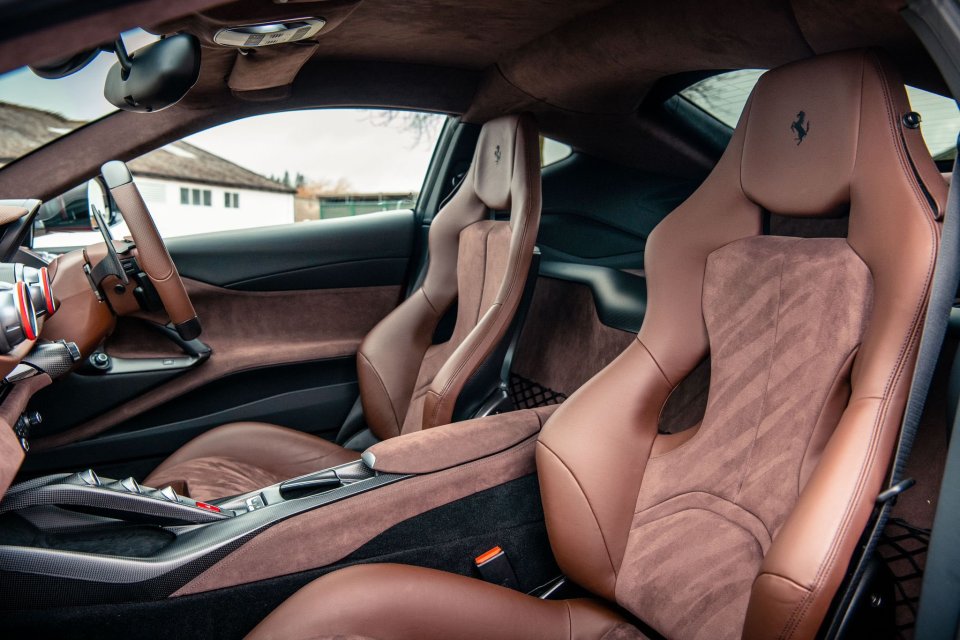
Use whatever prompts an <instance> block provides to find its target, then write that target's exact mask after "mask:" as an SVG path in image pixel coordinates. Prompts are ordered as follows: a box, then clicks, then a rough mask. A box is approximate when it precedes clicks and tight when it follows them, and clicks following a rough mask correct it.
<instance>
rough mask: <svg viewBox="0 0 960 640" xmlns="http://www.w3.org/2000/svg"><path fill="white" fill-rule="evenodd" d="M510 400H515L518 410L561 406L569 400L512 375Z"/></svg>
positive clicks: (562, 395)
mask: <svg viewBox="0 0 960 640" xmlns="http://www.w3.org/2000/svg"><path fill="white" fill-rule="evenodd" d="M510 399H511V400H513V404H514V406H516V407H517V409H533V408H534V407H545V406H547V405H551V404H560V403H561V402H563V401H564V400H566V399H567V396H566V395H564V394H562V393H560V392H559V391H554V390H553V389H547V388H546V387H541V386H540V385H539V384H537V383H536V382H534V381H533V380H527V379H526V378H524V377H522V376H518V375H516V374H514V373H512V374H510Z"/></svg>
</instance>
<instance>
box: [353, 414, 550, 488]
mask: <svg viewBox="0 0 960 640" xmlns="http://www.w3.org/2000/svg"><path fill="white" fill-rule="evenodd" d="M554 409H556V405H554V406H550V407H540V408H537V409H526V410H522V411H511V412H509V413H504V414H502V415H497V416H488V417H484V418H476V419H474V420H467V421H465V422H458V423H456V424H447V425H443V426H440V427H437V428H435V429H428V430H426V431H418V432H415V433H408V434H406V435H405V436H403V437H402V438H391V439H390V440H385V441H383V442H378V443H377V444H375V445H373V446H372V447H370V448H368V449H367V450H366V451H364V452H363V456H362V459H363V461H364V462H366V464H367V466H369V467H370V468H372V469H376V470H377V471H379V472H381V473H398V474H422V473H433V472H435V471H443V470H444V469H449V468H450V467H455V466H458V465H461V464H466V463H468V462H473V461H474V460H479V459H480V458H485V457H487V456H490V455H493V454H495V453H499V452H501V451H504V450H506V449H509V448H510V447H513V446H515V445H517V444H519V443H521V442H523V441H524V440H526V439H527V438H529V437H531V436H533V435H535V434H536V433H537V432H539V431H540V427H541V426H542V425H543V423H544V422H545V421H546V419H547V417H548V416H550V415H551V414H552V413H553V411H554Z"/></svg>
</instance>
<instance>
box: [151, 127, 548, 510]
mask: <svg viewBox="0 0 960 640" xmlns="http://www.w3.org/2000/svg"><path fill="white" fill-rule="evenodd" d="M496 211H509V220H496V219H494V216H493V212H496ZM539 224H540V157H539V145H538V143H537V129H536V125H535V123H534V122H533V120H532V118H531V117H529V116H516V115H513V116H505V117H501V118H497V119H496V120H492V121H490V122H488V123H487V124H485V125H484V126H483V129H482V130H481V132H480V138H479V141H478V142H477V149H476V152H475V154H474V158H473V162H472V163H471V165H470V169H469V171H468V172H467V175H466V176H465V177H464V179H463V182H462V183H461V186H460V189H459V190H458V191H457V192H456V194H454V196H453V197H452V198H451V199H450V200H449V202H448V203H447V204H446V205H445V206H443V207H442V208H441V210H440V211H439V213H438V214H437V215H436V217H435V219H434V222H433V223H432V225H431V226H430V232H429V239H428V242H429V265H428V267H427V271H426V274H425V276H424V278H423V283H422V284H421V285H420V287H419V288H418V289H417V290H416V291H415V292H414V293H413V294H412V295H411V296H410V297H409V298H407V299H406V300H405V301H404V302H403V303H402V304H400V306H398V307H397V308H396V309H395V310H394V311H393V312H392V313H390V315H388V316H387V317H386V318H384V319H383V320H382V321H381V322H380V323H379V324H378V325H377V326H376V327H374V328H373V330H372V331H370V333H369V334H367V336H366V338H365V339H364V340H363V343H362V344H361V345H360V349H359V352H358V354H357V374H358V377H359V384H360V399H361V402H362V405H363V414H364V418H365V420H366V424H367V425H368V427H369V428H370V430H371V432H372V433H373V435H374V436H376V437H377V438H379V439H381V440H382V439H385V438H392V437H394V436H398V435H401V434H404V433H410V432H413V431H419V430H420V429H429V428H430V427H435V426H438V425H442V424H447V423H449V422H451V421H452V420H453V419H454V413H455V408H458V400H459V401H462V400H463V398H461V394H462V392H464V389H465V387H467V386H468V383H471V385H470V386H471V387H473V386H474V385H472V379H473V378H474V377H475V376H477V374H478V371H480V370H481V367H482V365H484V364H488V365H489V362H488V361H489V360H490V359H492V358H495V357H496V355H497V354H498V353H501V352H502V349H498V347H501V346H502V343H503V342H504V341H505V339H506V337H507V335H508V332H509V330H510V329H511V325H512V324H513V320H514V317H515V315H516V314H517V310H518V308H519V307H520V304H521V299H522V298H523V293H524V289H525V286H526V283H527V279H528V278H527V276H528V272H529V270H530V265H531V262H532V258H533V254H534V243H535V242H536V237H537V229H538V227H539ZM454 301H457V319H456V324H455V327H454V329H453V334H452V336H451V337H450V339H449V340H447V341H445V342H443V343H441V344H433V336H434V334H435V332H436V329H437V325H438V323H439V322H440V320H441V318H442V317H443V316H444V314H445V313H446V312H447V310H448V309H449V308H450V307H451V305H452V304H453V303H454ZM482 400H483V398H478V399H472V404H474V405H475V404H476V403H477V401H482ZM359 457H360V454H359V453H358V452H356V451H351V450H348V449H345V448H343V447H341V446H340V445H337V444H334V443H332V442H329V441H327V440H324V439H322V438H319V437H317V436H312V435H309V434H306V433H303V432H301V431H296V430H293V429H288V428H285V427H279V426H276V425H269V424H263V423H250V422H245V423H234V424H228V425H224V426H221V427H217V428H215V429H212V430H210V431H208V432H207V433H204V434H203V435H201V436H199V437H197V438H195V439H194V440H192V441H190V442H188V443H187V444H186V445H184V446H183V447H181V448H180V449H179V450H178V451H176V452H175V453H174V454H173V455H172V456H170V457H169V458H167V460H166V461H164V462H163V463H162V464H161V465H160V466H159V467H158V468H157V469H156V470H154V472H153V473H151V474H150V475H149V476H148V477H147V478H146V480H145V483H146V484H147V485H150V486H165V485H171V486H173V487H174V488H175V489H176V490H178V491H180V492H182V493H184V494H186V495H189V496H190V497H192V498H194V499H198V500H210V499H213V498H219V497H224V496H228V495H234V494H239V493H244V492H246V491H250V490H253V489H257V488H260V487H264V486H268V485H270V484H273V483H276V482H279V481H281V480H285V479H288V478H293V477H295V476H298V475H302V474H304V473H308V472H311V471H317V470H319V469H323V468H326V467H330V466H334V465H337V464H342V463H345V462H349V461H351V460H356V459H359Z"/></svg>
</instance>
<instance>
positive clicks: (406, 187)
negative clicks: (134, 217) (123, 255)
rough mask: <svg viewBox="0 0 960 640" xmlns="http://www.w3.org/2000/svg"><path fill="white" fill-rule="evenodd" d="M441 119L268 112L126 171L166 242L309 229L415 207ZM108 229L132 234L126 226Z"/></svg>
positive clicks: (65, 242) (80, 240) (39, 241)
mask: <svg viewBox="0 0 960 640" xmlns="http://www.w3.org/2000/svg"><path fill="white" fill-rule="evenodd" d="M145 117H150V116H145ZM445 119H446V116H440V115H435V114H425V113H409V112H397V111H373V110H366V109H329V110H314V111H293V112H285V113H278V114H269V115H263V116H256V117H252V118H247V119H244V120H238V121H236V122H231V123H229V124H225V125H221V126H219V127H215V128H213V129H209V130H207V131H204V132H202V133H198V134H195V135H192V136H189V137H187V138H185V139H183V140H180V141H178V142H174V143H172V144H169V145H167V146H165V147H162V148H160V149H157V150H155V151H152V152H150V153H148V154H146V155H143V156H141V157H139V158H136V159H134V160H132V161H130V162H129V163H128V164H129V166H130V170H131V171H132V173H133V176H134V179H135V181H136V183H137V186H138V187H139V188H140V191H141V193H143V196H144V200H145V201H146V203H147V205H148V207H149V208H150V212H151V213H152V214H153V217H154V219H155V220H156V223H157V228H158V229H159V230H160V233H161V235H163V236H165V237H174V236H183V235H192V234H197V233H208V232H216V231H227V230H234V229H248V228H253V227H262V226H269V225H278V224H294V223H297V224H301V223H302V224H308V223H313V222H316V221H322V220H326V219H330V218H340V217H344V216H358V215H364V214H367V213H372V212H375V211H387V210H393V209H409V208H412V207H414V206H415V205H416V202H417V197H418V195H419V192H420V188H421V185H422V183H423V179H424V176H425V174H426V172H427V166H428V164H429V163H430V158H431V156H432V155H433V150H434V147H435V145H436V142H437V139H438V137H439V135H440V130H441V128H442V125H443V122H444V121H445ZM50 206H51V207H52V206H54V205H50ZM46 214H49V215H53V214H52V213H50V212H46ZM43 215H45V214H44V213H42V214H41V217H42V216H43ZM81 217H82V215H81ZM83 226H84V225H83V224H81V225H79V227H80V228H81V229H82V227H83ZM71 229H73V227H71ZM77 230H80V229H77ZM48 231H50V232H53V231H54V229H49V230H48ZM86 231H88V232H89V229H87V230H86ZM111 231H112V233H113V234H114V236H115V237H120V236H123V235H126V234H127V233H128V231H127V229H126V227H125V226H124V224H123V221H122V220H118V222H117V224H116V225H112V226H111ZM41 233H42V231H41ZM95 233H96V232H94V234H95ZM96 241H97V236H96V235H93V234H90V236H89V238H86V237H67V236H65V235H64V234H61V233H47V234H46V235H38V237H37V238H36V239H35V241H34V246H35V247H37V248H40V249H49V250H56V249H61V248H69V247H76V246H82V245H84V244H89V243H91V242H96Z"/></svg>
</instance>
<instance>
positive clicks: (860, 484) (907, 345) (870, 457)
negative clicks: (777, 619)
mask: <svg viewBox="0 0 960 640" xmlns="http://www.w3.org/2000/svg"><path fill="white" fill-rule="evenodd" d="M871 62H872V63H873V64H874V67H875V68H877V69H879V65H878V63H877V61H876V59H871ZM879 75H880V87H881V91H882V92H883V94H884V98H885V99H884V107H885V108H886V111H887V126H888V132H889V133H890V135H891V139H892V140H893V141H894V148H895V149H899V146H898V145H897V143H896V132H895V130H894V126H893V124H892V122H893V117H894V115H893V111H894V110H893V105H892V99H891V96H890V94H889V87H888V81H887V78H886V76H885V75H883V74H882V73H880V74H879ZM863 77H864V76H863V72H862V70H861V107H860V108H861V110H862V109H863V103H862V92H863ZM862 121H863V119H862V118H861V126H862ZM898 158H900V160H901V169H905V167H904V166H903V159H902V157H901V155H900V152H899V151H898ZM906 175H907V179H908V180H910V175H911V173H907V174H906ZM915 193H916V192H915ZM921 211H922V213H923V218H924V220H925V221H926V222H927V227H928V229H929V230H930V231H931V249H932V251H931V252H930V257H929V258H928V264H927V283H926V286H925V287H924V290H923V293H922V295H921V296H920V298H919V299H918V300H917V303H916V307H915V308H914V317H913V321H912V329H911V331H910V332H909V333H908V335H907V337H906V338H905V339H904V341H903V342H902V343H901V346H900V352H899V354H898V356H897V360H896V364H895V366H894V370H893V372H892V373H891V375H890V377H889V378H888V379H887V384H886V385H885V387H884V393H883V398H881V404H880V408H879V411H878V412H877V418H876V419H875V420H874V423H873V436H872V438H871V442H870V446H869V447H868V450H867V455H866V457H865V458H864V461H863V462H862V463H861V466H860V470H859V473H858V477H857V482H856V484H855V485H854V491H853V494H852V496H851V497H850V499H848V500H847V503H846V505H845V506H844V516H843V519H842V521H841V523H840V527H839V528H838V529H837V532H836V534H835V535H834V537H833V540H832V541H831V543H830V549H829V550H828V552H827V557H826V558H825V559H824V561H823V562H822V563H821V565H820V568H819V569H818V571H817V574H816V576H815V578H814V584H813V586H812V587H811V588H810V590H809V592H808V595H807V596H806V597H805V598H804V599H803V600H801V601H800V602H798V603H797V605H796V607H795V608H794V611H793V613H792V614H791V616H790V618H788V619H787V623H786V626H785V627H784V629H783V630H782V632H781V634H780V637H781V638H790V637H792V636H793V634H794V632H795V631H796V629H797V628H798V627H799V626H800V621H801V620H802V619H803V617H804V616H805V615H806V613H807V611H808V610H809V608H810V607H811V606H813V601H814V599H815V598H816V596H817V595H819V594H820V591H821V590H822V589H823V585H824V583H825V582H826V575H827V574H828V573H829V571H830V570H831V569H832V568H833V566H834V564H835V563H836V561H837V555H838V554H839V547H840V541H841V539H842V538H844V537H845V536H846V533H847V528H848V527H849V525H850V520H851V519H852V517H853V510H852V505H853V504H855V503H856V502H858V501H859V498H860V496H861V494H862V493H863V489H864V484H865V483H866V475H867V470H868V469H869V468H870V467H871V466H872V464H873V461H874V459H875V457H876V454H877V447H878V445H879V440H880V425H882V424H883V420H884V418H885V417H886V414H887V410H888V409H889V405H890V398H891V390H892V389H893V388H894V387H895V386H896V384H897V382H898V381H899V380H900V378H901V376H902V375H903V369H904V367H905V366H906V360H907V355H909V354H910V352H911V347H912V345H913V343H914V342H916V341H918V340H919V334H920V333H922V327H921V324H922V323H921V319H922V318H923V316H924V302H925V301H926V300H927V299H928V297H929V294H930V289H931V278H932V273H933V270H934V265H935V262H936V255H937V245H938V236H937V231H936V223H935V222H934V221H933V220H932V218H931V216H930V215H928V214H927V212H926V204H925V203H924V202H921Z"/></svg>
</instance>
